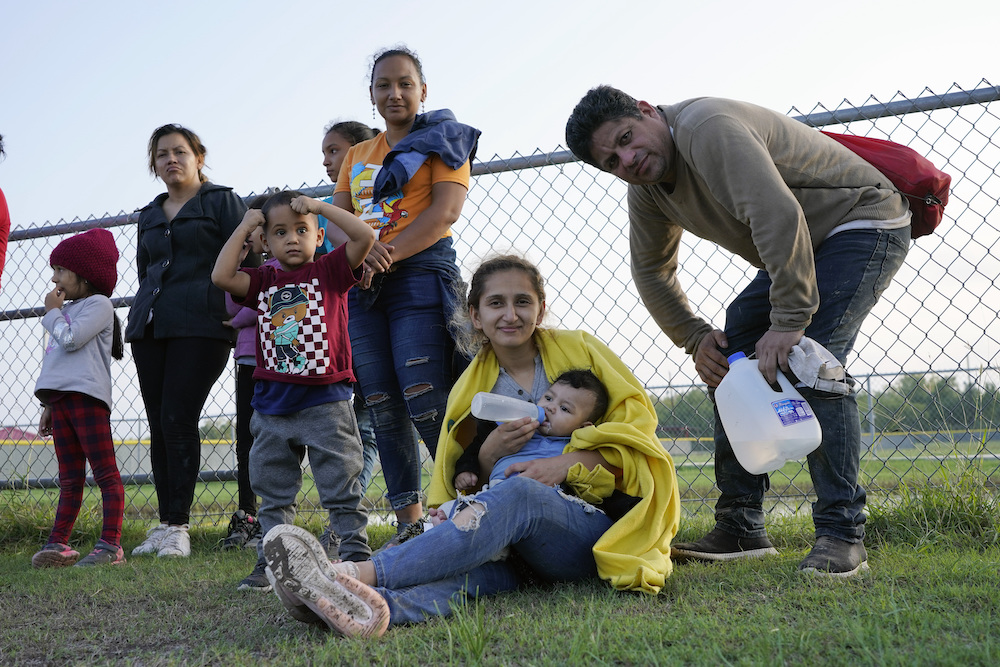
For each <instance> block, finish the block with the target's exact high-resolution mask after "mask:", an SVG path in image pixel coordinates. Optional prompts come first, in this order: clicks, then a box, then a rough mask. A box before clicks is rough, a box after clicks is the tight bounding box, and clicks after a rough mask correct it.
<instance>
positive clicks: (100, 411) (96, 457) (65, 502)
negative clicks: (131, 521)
mask: <svg viewBox="0 0 1000 667" xmlns="http://www.w3.org/2000/svg"><path fill="white" fill-rule="evenodd" d="M52 441H53V443H54V444H55V448H56V459H57V460H58V461H59V506H58V508H57V509H56V521H55V525H54V526H53V527H52V533H51V534H50V535H49V543H52V542H59V543H61V544H67V543H68V542H69V538H70V533H72V532H73V524H74V523H76V518H77V516H78V515H79V514H80V507H81V505H82V504H83V488H84V486H85V484H86V481H87V468H86V463H87V462H88V461H89V462H90V469H91V470H92V471H93V473H94V480H95V481H96V482H97V485H98V486H99V487H100V488H101V497H102V500H103V506H104V526H103V527H102V529H101V539H102V540H104V541H105V542H107V543H108V544H113V545H116V546H120V545H121V538H122V515H123V514H124V512H125V488H124V487H123V486H122V478H121V475H120V474H119V472H118V462H117V461H116V460H115V448H114V445H113V443H112V441H111V411H110V410H109V409H108V407H107V406H106V405H105V404H104V403H103V402H102V401H99V400H97V399H96V398H93V397H92V396H87V395H86V394H80V393H75V392H67V393H65V394H63V396H62V398H60V399H59V400H56V401H54V402H53V403H52Z"/></svg>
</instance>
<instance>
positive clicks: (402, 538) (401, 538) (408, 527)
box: [375, 518, 431, 553]
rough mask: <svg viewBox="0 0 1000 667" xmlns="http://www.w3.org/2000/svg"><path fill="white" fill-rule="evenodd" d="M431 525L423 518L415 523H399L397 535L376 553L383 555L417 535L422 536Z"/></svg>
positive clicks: (397, 524)
mask: <svg viewBox="0 0 1000 667" xmlns="http://www.w3.org/2000/svg"><path fill="white" fill-rule="evenodd" d="M430 525H431V524H430V522H429V521H428V522H426V523H425V521H424V519H423V518H420V519H417V520H416V521H414V522H413V523H405V522H403V521H399V522H397V523H396V534H395V535H393V536H392V537H391V538H390V539H389V541H388V542H386V543H385V544H383V545H382V546H381V547H379V548H378V549H376V550H375V553H382V552H383V551H385V550H386V549H391V548H392V547H396V546H399V545H400V544H402V543H403V542H408V541H409V540H412V539H413V538H414V537H416V536H417V535H420V534H422V533H423V532H424V529H425V528H426V527H428V526H430Z"/></svg>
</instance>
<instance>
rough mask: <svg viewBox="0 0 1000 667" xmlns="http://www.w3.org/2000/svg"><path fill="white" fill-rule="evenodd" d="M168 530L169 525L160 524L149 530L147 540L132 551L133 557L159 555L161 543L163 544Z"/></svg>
mask: <svg viewBox="0 0 1000 667" xmlns="http://www.w3.org/2000/svg"><path fill="white" fill-rule="evenodd" d="M167 528H169V526H168V525H167V524H165V523H158V524H156V525H155V526H153V527H152V528H150V529H149V530H147V531H146V539H145V540H143V541H142V544H140V545H139V546H137V547H136V548H135V549H132V555H133V556H141V555H143V554H155V553H157V552H158V551H159V550H160V543H161V542H163V537H164V535H166V534H167Z"/></svg>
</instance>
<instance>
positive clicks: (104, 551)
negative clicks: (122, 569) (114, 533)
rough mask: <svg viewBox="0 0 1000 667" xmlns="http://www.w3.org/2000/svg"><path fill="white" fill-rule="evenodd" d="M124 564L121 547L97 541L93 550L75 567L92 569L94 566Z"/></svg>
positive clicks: (123, 553)
mask: <svg viewBox="0 0 1000 667" xmlns="http://www.w3.org/2000/svg"><path fill="white" fill-rule="evenodd" d="M124 562H125V552H124V551H123V550H122V548H121V547H116V546H114V545H111V544H108V543H107V542H105V541H104V540H97V544H95V545H94V550H93V551H91V552H90V553H89V554H87V555H86V556H84V557H83V558H82V559H81V560H80V562H79V563H77V564H76V567H92V566H94V565H121V564H122V563H124Z"/></svg>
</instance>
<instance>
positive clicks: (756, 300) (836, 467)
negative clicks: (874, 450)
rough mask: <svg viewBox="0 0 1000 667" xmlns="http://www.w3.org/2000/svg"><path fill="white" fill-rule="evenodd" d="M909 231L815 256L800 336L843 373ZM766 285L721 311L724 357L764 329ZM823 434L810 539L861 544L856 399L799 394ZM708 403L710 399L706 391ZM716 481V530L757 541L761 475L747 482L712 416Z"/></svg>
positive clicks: (854, 236)
mask: <svg viewBox="0 0 1000 667" xmlns="http://www.w3.org/2000/svg"><path fill="white" fill-rule="evenodd" d="M909 243H910V228H909V227H904V228H902V229H881V230H880V229H863V230H851V231H845V232H841V233H839V234H835V235H833V236H832V237H830V238H829V239H827V240H826V241H824V242H823V244H822V245H820V247H819V248H818V249H817V250H816V255H815V260H816V283H817V286H818V287H819V298H820V305H819V310H817V311H816V314H815V315H813V318H812V322H811V323H810V324H809V326H808V327H807V328H806V331H805V335H806V336H808V337H810V338H812V339H813V340H815V341H817V342H818V343H820V344H821V345H823V346H825V347H826V348H827V349H828V350H830V352H831V353H832V354H833V355H834V356H836V357H837V359H838V360H839V361H840V363H842V364H844V365H845V366H846V360H847V356H848V354H850V352H851V350H852V349H853V348H854V343H855V341H856V340H857V337H858V332H859V330H860V329H861V324H862V323H863V322H864V320H865V317H867V316H868V313H869V312H871V309H872V308H873V307H874V306H875V304H876V302H877V301H878V299H879V297H880V296H881V294H882V292H883V291H884V290H885V289H886V287H888V286H889V283H890V282H891V281H892V278H893V276H894V275H895V274H896V271H898V270H899V267H900V266H902V264H903V260H904V259H905V258H906V253H907V250H908V249H909ZM770 287H771V279H770V277H769V276H768V275H767V273H766V272H765V271H760V272H758V274H757V276H756V277H755V278H754V279H753V280H752V281H751V282H750V284H749V285H748V286H747V287H746V289H744V290H743V291H742V292H741V293H740V294H739V296H737V297H736V299H734V300H733V302H732V303H731V304H729V307H728V308H727V309H726V329H725V332H726V337H727V338H728V339H729V347H728V348H727V349H726V350H725V352H726V354H733V353H735V352H739V351H742V352H745V353H746V354H747V355H750V354H751V353H753V352H754V347H755V345H756V343H757V341H758V340H760V338H761V336H763V335H764V333H766V332H767V330H768V329H769V327H770V324H771V322H770V312H771V304H770V301H769V299H768V293H769V290H770ZM799 391H800V392H801V393H802V396H803V397H804V398H805V399H806V400H807V401H808V402H809V406H810V407H811V408H812V410H813V412H814V413H815V414H816V418H817V420H818V421H819V423H820V426H821V428H822V430H823V439H822V442H821V443H820V446H819V447H818V448H817V449H816V450H815V451H813V452H812V453H811V454H810V455H809V456H808V459H807V460H808V463H809V474H810V476H811V477H812V483H813V489H814V492H815V494H816V502H814V503H813V505H812V510H813V524H814V526H815V528H816V536H817V537H820V536H824V535H825V536H830V537H835V538H838V539H841V540H845V541H848V542H860V541H861V540H862V539H863V538H864V535H865V529H864V523H865V514H864V508H865V499H866V494H865V490H864V488H862V486H861V485H860V484H858V468H859V465H860V458H861V418H860V414H859V412H858V405H857V401H856V398H855V396H854V395H853V394H852V395H849V396H840V395H835V394H829V393H826V392H822V391H817V390H812V389H799ZM712 395H713V400H714V392H712ZM715 476H716V484H717V485H718V487H719V492H720V497H719V500H718V502H717V503H716V507H715V520H716V523H717V525H718V526H719V527H720V528H721V529H723V530H725V531H726V532H728V533H730V534H733V535H736V536H740V537H762V536H764V535H766V531H765V529H764V510H763V499H764V493H765V492H766V491H767V490H768V488H769V487H770V481H769V479H768V476H767V475H752V474H750V473H748V472H747V471H746V470H744V469H743V467H742V466H741V465H740V464H739V462H738V461H737V460H736V455H735V454H734V453H733V448H732V445H731V444H730V442H729V438H728V437H727V436H726V432H725V430H724V429H723V427H722V421H721V420H720V419H719V410H718V408H716V410H715Z"/></svg>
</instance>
